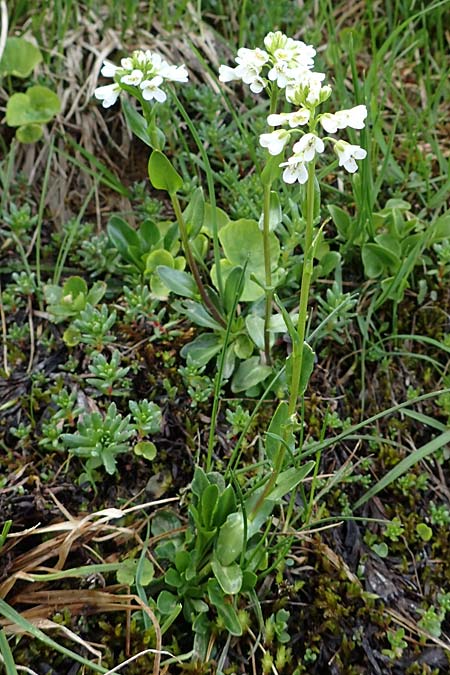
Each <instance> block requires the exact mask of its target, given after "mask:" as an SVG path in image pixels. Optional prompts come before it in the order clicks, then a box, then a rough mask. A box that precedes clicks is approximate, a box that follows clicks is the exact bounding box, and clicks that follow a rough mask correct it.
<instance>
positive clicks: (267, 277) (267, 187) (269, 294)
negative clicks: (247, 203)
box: [263, 86, 278, 366]
mask: <svg viewBox="0 0 450 675" xmlns="http://www.w3.org/2000/svg"><path fill="white" fill-rule="evenodd" d="M277 97H278V88H277V87H275V86H274V87H272V92H271V95H270V114H273V113H274V112H275V110H276V108H277ZM271 188H272V182H271V181H269V182H267V183H264V201H263V248H264V281H265V287H266V289H265V294H266V302H265V311H264V357H265V361H266V364H267V365H268V366H270V365H271V362H272V359H271V356H270V332H269V324H270V318H271V316H272V302H273V287H272V261H271V258H270V239H269V235H270V191H271Z"/></svg>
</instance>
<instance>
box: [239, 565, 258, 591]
mask: <svg viewBox="0 0 450 675" xmlns="http://www.w3.org/2000/svg"><path fill="white" fill-rule="evenodd" d="M257 581H258V577H257V576H256V574H255V573H254V572H252V571H251V570H244V572H243V574H242V586H241V591H242V593H248V592H249V591H251V590H252V589H253V588H255V586H256V582H257Z"/></svg>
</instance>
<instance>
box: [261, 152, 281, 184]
mask: <svg viewBox="0 0 450 675" xmlns="http://www.w3.org/2000/svg"><path fill="white" fill-rule="evenodd" d="M283 155H284V151H283V152H280V154H279V155H274V156H270V157H269V159H268V160H267V162H266V165H265V167H264V169H263V170H262V172H261V183H262V184H263V185H271V184H272V183H273V182H274V181H275V180H276V179H277V178H278V176H279V175H280V174H281V168H280V163H281V162H282V160H283Z"/></svg>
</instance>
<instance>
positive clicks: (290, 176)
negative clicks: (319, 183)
mask: <svg viewBox="0 0 450 675" xmlns="http://www.w3.org/2000/svg"><path fill="white" fill-rule="evenodd" d="M280 166H285V167H286V168H285V170H284V171H283V180H284V182H285V183H295V181H298V182H299V183H300V184H302V185H303V183H306V181H307V180H308V170H307V168H306V166H305V158H304V157H303V155H302V154H295V155H292V157H289V159H288V160H287V162H282V163H281V164H280Z"/></svg>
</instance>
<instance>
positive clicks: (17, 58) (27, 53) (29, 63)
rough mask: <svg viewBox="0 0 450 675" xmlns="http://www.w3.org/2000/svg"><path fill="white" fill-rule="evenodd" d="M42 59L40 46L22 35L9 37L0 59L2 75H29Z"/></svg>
mask: <svg viewBox="0 0 450 675" xmlns="http://www.w3.org/2000/svg"><path fill="white" fill-rule="evenodd" d="M41 61H42V54H41V51H40V49H39V48H38V47H36V46H35V45H33V44H32V43H31V42H28V40H25V39H24V38H22V37H9V38H7V40H6V44H5V50H4V52H3V55H2V56H1V59H0V76H5V75H13V76H14V77H21V78H25V77H28V76H29V75H31V73H32V72H33V70H34V68H35V67H36V66H37V64H38V63H40V62H41Z"/></svg>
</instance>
